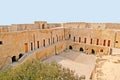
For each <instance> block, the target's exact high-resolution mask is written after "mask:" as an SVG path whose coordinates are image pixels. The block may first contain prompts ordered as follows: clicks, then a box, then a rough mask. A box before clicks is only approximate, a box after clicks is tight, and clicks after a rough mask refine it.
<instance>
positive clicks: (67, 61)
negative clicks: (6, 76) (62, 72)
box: [43, 50, 96, 80]
mask: <svg viewBox="0 0 120 80" xmlns="http://www.w3.org/2000/svg"><path fill="white" fill-rule="evenodd" d="M52 61H56V62H57V63H58V64H61V65H62V66H63V67H65V68H69V69H70V70H73V71H75V74H77V75H78V76H81V75H85V77H86V79H85V80H89V78H90V76H91V73H92V71H93V69H94V67H95V61H96V57H95V56H94V55H86V54H85V53H82V52H75V51H71V50H68V51H65V52H63V53H61V54H59V55H55V56H52V57H49V58H48V59H46V60H44V61H43V62H47V63H48V62H52Z"/></svg>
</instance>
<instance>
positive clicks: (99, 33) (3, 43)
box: [0, 21, 120, 66]
mask: <svg viewBox="0 0 120 80" xmlns="http://www.w3.org/2000/svg"><path fill="white" fill-rule="evenodd" d="M66 49H71V50H75V51H82V52H84V53H86V54H95V55H108V54H113V53H114V52H113V51H114V49H120V24H113V23H85V22H69V23H62V24H59V23H47V22H46V21H35V23H34V24H12V25H8V26H1V27H0V59H1V60H0V65H1V66H2V65H4V64H7V63H8V64H10V63H12V62H14V61H18V60H19V59H20V58H21V57H22V56H24V55H28V54H32V53H34V54H32V56H31V57H30V59H31V58H32V57H34V58H35V59H44V58H47V57H50V56H53V55H56V54H60V53H61V52H62V51H64V50H66Z"/></svg>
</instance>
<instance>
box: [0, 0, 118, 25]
mask: <svg viewBox="0 0 120 80" xmlns="http://www.w3.org/2000/svg"><path fill="white" fill-rule="evenodd" d="M38 20H45V21H48V22H50V23H56V22H57V23H59V22H72V21H73V22H76V21H78V22H113V23H120V0H0V24H1V25H3V24H4V25H5V24H14V23H15V24H17V23H33V22H34V21H38Z"/></svg>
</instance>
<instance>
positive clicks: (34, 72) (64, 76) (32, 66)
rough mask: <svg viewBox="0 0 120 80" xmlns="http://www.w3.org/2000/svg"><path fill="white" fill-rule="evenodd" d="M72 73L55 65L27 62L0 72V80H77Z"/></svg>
mask: <svg viewBox="0 0 120 80" xmlns="http://www.w3.org/2000/svg"><path fill="white" fill-rule="evenodd" d="M78 79H79V77H78V76H77V77H76V76H74V72H73V71H71V70H69V69H65V68H62V67H61V66H60V65H58V64H57V63H55V62H53V63H51V64H47V63H46V64H45V63H42V62H39V61H27V62H25V63H23V64H21V65H19V66H17V67H12V68H8V69H6V70H5V71H0V80H78Z"/></svg>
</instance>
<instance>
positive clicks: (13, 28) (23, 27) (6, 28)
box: [0, 21, 120, 33]
mask: <svg viewBox="0 0 120 80" xmlns="http://www.w3.org/2000/svg"><path fill="white" fill-rule="evenodd" d="M56 27H65V28H90V29H120V24H118V23H86V22H68V23H47V21H35V22H34V23H33V24H12V25H1V26H0V33H5V32H17V31H30V30H36V29H50V28H56Z"/></svg>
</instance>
